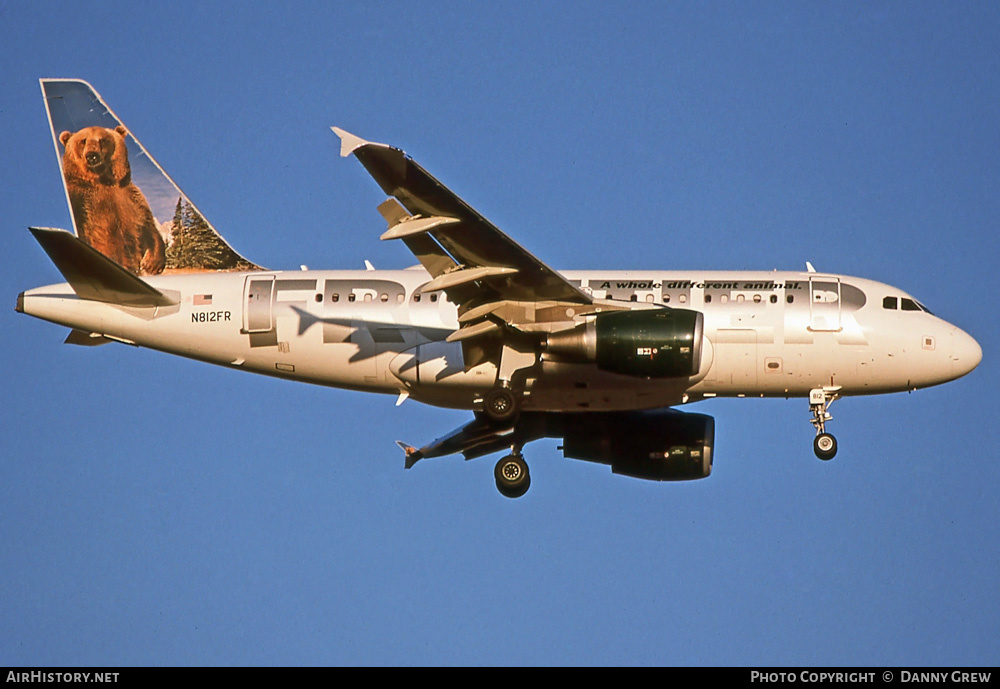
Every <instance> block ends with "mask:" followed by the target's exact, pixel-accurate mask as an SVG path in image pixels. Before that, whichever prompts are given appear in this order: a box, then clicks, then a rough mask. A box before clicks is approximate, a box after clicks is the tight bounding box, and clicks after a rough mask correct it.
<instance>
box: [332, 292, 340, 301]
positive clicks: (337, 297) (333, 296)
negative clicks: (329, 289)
mask: <svg viewBox="0 0 1000 689" xmlns="http://www.w3.org/2000/svg"><path fill="white" fill-rule="evenodd" d="M330 301H340V295H339V294H337V293H336V292H334V293H333V294H331V295H330Z"/></svg>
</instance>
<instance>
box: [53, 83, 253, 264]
mask: <svg viewBox="0 0 1000 689" xmlns="http://www.w3.org/2000/svg"><path fill="white" fill-rule="evenodd" d="M41 84H42V95H43V96H44V99H45V108H46V110H47V112H48V115H49V125H50V127H51V128H52V140H53V143H54V144H55V147H56V155H57V156H58V158H59V161H60V168H61V170H62V175H63V186H64V187H65V189H66V198H67V200H68V201H69V207H70V213H71V214H72V216H73V227H74V230H75V231H76V235H77V237H79V238H80V239H82V240H83V241H85V242H86V243H87V244H89V245H90V246H92V247H93V248H94V249H96V250H97V251H99V252H100V253H102V254H104V255H105V256H107V257H108V258H110V259H111V260H112V261H114V262H115V263H118V264H119V265H121V266H124V267H125V268H126V269H127V270H129V271H130V272H132V273H133V274H135V275H158V274H160V273H172V272H184V273H191V272H206V271H218V270H227V271H228V270H258V269H259V267H258V266H256V265H254V264H253V263H251V262H250V261H247V260H246V259H245V258H243V257H242V256H240V255H239V254H238V253H236V252H235V251H233V249H232V247H230V246H229V244H228V243H226V241H225V240H224V239H223V238H222V237H221V236H220V235H219V233H218V232H216V231H215V228H213V227H212V225H211V224H210V223H209V222H208V221H207V220H206V219H205V218H204V216H202V215H201V213H199V212H198V209H197V208H195V206H194V204H193V203H191V201H190V200H189V199H188V197H187V196H186V195H185V194H184V193H183V192H182V191H181V190H180V189H179V188H178V186H177V185H176V184H174V181H173V180H172V179H170V177H169V175H167V173H166V172H164V171H163V168H161V167H160V166H159V164H157V162H156V161H155V160H153V157H152V156H151V155H149V153H148V152H147V151H146V149H145V148H143V147H142V144H140V143H139V141H138V140H137V139H136V138H135V137H134V136H133V135H132V133H131V132H130V131H129V130H128V129H126V128H125V125H124V124H122V121H121V120H120V119H119V118H118V116H117V115H115V114H114V113H113V112H112V111H111V108H109V107H108V106H107V104H106V103H105V102H104V101H103V100H101V97H100V96H99V95H98V94H97V92H96V91H95V90H94V89H93V87H92V86H91V85H90V84H88V83H87V82H85V81H80V80H76V79H42V80H41Z"/></svg>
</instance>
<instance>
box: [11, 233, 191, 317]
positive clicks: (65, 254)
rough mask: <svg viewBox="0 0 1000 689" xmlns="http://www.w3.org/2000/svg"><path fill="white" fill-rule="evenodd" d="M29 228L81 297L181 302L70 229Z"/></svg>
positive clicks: (115, 301)
mask: <svg viewBox="0 0 1000 689" xmlns="http://www.w3.org/2000/svg"><path fill="white" fill-rule="evenodd" d="M29 229H30V230H31V234H33V235H34V236H35V239H37V240H38V243H39V244H41V245H42V248H43V249H44V250H45V253H47V254H48V255H49V258H51V259H52V262H53V263H55V264H56V268H58V269H59V272H60V273H62V274H63V277H65V278H66V282H68V283H69V285H70V287H72V288H73V291H74V292H76V294H77V296H78V297H80V298H81V299H88V300H90V301H101V302H106V303H109V304H122V305H124V306H170V305H173V304H176V303H178V298H177V297H174V296H169V295H167V294H164V293H163V292H161V291H160V290H158V289H156V288H155V287H153V286H152V285H150V284H149V283H147V282H145V281H144V280H142V279H141V278H139V277H136V276H135V275H134V274H133V273H132V272H130V271H129V270H127V269H125V268H124V267H122V266H120V265H118V264H117V263H115V262H114V261H112V260H111V259H110V258H108V257H107V256H105V255H104V254H102V253H101V252H100V251H98V250H97V249H95V248H93V247H92V246H90V245H89V244H87V243H86V242H84V241H83V240H81V239H79V238H78V237H76V236H74V235H73V234H72V233H70V232H67V231H66V230H54V229H50V228H42V227H31V228H29Z"/></svg>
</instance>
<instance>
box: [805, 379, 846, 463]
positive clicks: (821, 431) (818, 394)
mask: <svg viewBox="0 0 1000 689" xmlns="http://www.w3.org/2000/svg"><path fill="white" fill-rule="evenodd" d="M840 389H841V386H840V385H831V386H827V387H822V388H813V389H812V390H810V391H809V410H810V411H811V412H812V415H813V418H812V419H810V423H812V425H813V426H815V427H816V438H815V440H813V452H815V453H816V456H817V457H819V458H820V459H822V460H823V461H827V460H830V459H833V458H834V457H835V456H836V455H837V439H836V438H834V437H833V435H831V434H830V433H827V432H826V422H827V421H830V420H832V419H833V416H831V415H830V412H829V411H827V410H828V409H829V408H830V405H831V404H833V403H834V401H835V400H836V399H837V398H838V397H839V394H838V393H839V392H840Z"/></svg>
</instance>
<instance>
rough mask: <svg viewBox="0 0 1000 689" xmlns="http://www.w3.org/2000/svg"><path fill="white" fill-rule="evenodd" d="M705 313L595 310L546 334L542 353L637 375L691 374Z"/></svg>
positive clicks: (698, 354)
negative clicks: (574, 323) (583, 319)
mask: <svg viewBox="0 0 1000 689" xmlns="http://www.w3.org/2000/svg"><path fill="white" fill-rule="evenodd" d="M704 330H705V317H704V316H703V315H702V313H701V312H700V311H690V310H687V309H668V308H661V309H648V310H646V309H644V310H638V311H613V312H610V313H599V314H597V316H596V317H594V318H593V319H592V320H590V321H588V322H587V323H585V324H583V325H580V326H577V327H576V328H573V329H572V330H566V331H563V332H557V333H552V334H551V335H549V336H548V338H547V340H546V352H547V353H549V354H551V355H554V356H555V357H557V358H561V359H567V360H570V361H583V362H595V363H596V364H597V368H599V369H601V370H602V371H609V372H611V373H621V374H624V375H628V376H639V377H642V378H682V377H688V376H694V375H696V374H697V373H698V369H699V368H700V367H701V352H702V338H703V336H704Z"/></svg>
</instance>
